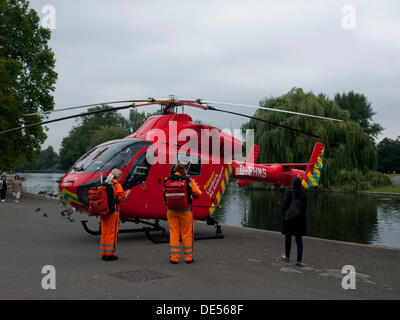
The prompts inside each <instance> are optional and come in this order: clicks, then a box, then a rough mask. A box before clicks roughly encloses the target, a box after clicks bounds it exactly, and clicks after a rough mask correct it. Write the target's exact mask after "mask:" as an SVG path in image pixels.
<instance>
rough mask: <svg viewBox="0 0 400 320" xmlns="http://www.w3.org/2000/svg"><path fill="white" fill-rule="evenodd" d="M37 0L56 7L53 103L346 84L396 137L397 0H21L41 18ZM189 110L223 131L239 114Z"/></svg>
mask: <svg viewBox="0 0 400 320" xmlns="http://www.w3.org/2000/svg"><path fill="white" fill-rule="evenodd" d="M45 5H52V6H53V7H54V8H55V12H56V18H55V22H56V25H55V27H56V28H55V30H53V32H52V39H51V41H50V46H51V48H52V49H53V51H54V52H55V55H56V60H57V62H56V71H57V72H58V81H57V84H56V91H55V101H56V109H61V108H63V107H68V106H74V105H80V104H88V103H96V102H101V101H110V100H120V99H130V98H147V97H167V96H169V95H176V96H179V97H185V98H203V99H208V100H216V101H228V102H236V103H245V104H253V105H258V102H259V100H261V99H263V98H265V97H270V96H280V95H283V94H285V93H287V92H288V91H289V90H290V89H291V88H293V87H300V88H303V89H304V90H305V91H312V92H314V93H316V94H318V93H320V92H323V93H326V94H327V95H328V96H330V97H333V96H334V95H335V94H336V93H337V92H340V93H341V92H348V91H350V90H354V91H356V92H359V93H363V94H365V95H366V96H367V97H368V99H369V100H370V102H371V103H372V106H373V108H374V110H375V111H376V112H377V115H376V116H375V117H374V120H375V121H377V122H379V123H381V124H382V125H383V126H384V128H385V131H384V132H383V135H382V136H381V138H382V137H383V136H388V137H391V138H395V137H397V136H399V135H400V124H399V119H400V108H399V88H400V2H399V1H398V0H393V1H389V0H387V1H385V0H375V1H374V0H369V1H365V0H363V1H350V0H344V1H333V0H332V1H320V0H319V1H313V0H307V1H300V0H298V1H295V0H292V1H288V0H285V1H279V2H278V1H261V0H259V1H248V0H247V1H234V0H227V1H222V0H221V1H219V0H212V1H211V0H206V1H205V0H202V1H200V0H199V1H188V0H186V1H184V0H181V1H174V0H169V1H166V0H159V1H152V0H148V1H144V0H143V1H128V0H125V1H123V0H112V1H109V0H83V1H65V0H64V1H61V0H43V1H42V0H31V7H32V8H34V9H35V10H37V11H38V13H39V15H40V16H41V17H42V18H43V19H44V18H45V17H46V14H45V13H42V9H43V8H44V6H45ZM349 6H350V7H349ZM346 8H350V9H346ZM352 9H354V10H355V11H354V15H353V14H352V13H353V11H352ZM349 10H350V11H349ZM353 17H355V20H353V19H352V18H353ZM140 110H146V109H144V108H141V109H140ZM148 110H149V111H154V110H156V108H155V107H152V108H149V109H148ZM187 110H188V108H186V109H185V111H187ZM82 111H83V110H82ZM235 111H238V112H241V111H243V112H244V113H247V114H251V113H252V112H253V110H251V111H250V110H248V109H240V108H235ZM128 113H129V111H124V112H122V114H124V115H125V116H127V115H128ZM70 114H72V113H62V116H64V115H70ZM189 114H190V115H191V116H192V117H193V118H194V119H201V120H203V121H205V122H207V123H209V124H212V125H215V126H218V127H219V128H221V129H222V128H239V127H240V126H241V124H242V123H244V122H246V121H247V120H246V119H242V118H238V117H236V116H227V115H224V114H222V115H217V114H216V113H211V114H210V113H209V112H206V111H200V110H190V111H189ZM60 115H61V114H60V113H58V114H57V116H60ZM75 123H76V122H75V121H74V120H70V121H64V122H62V123H57V124H50V125H48V127H49V131H48V136H49V138H48V139H47V141H46V143H45V144H44V145H43V148H46V147H47V146H49V145H52V146H53V147H54V148H55V149H56V151H58V150H59V146H60V143H61V140H62V138H63V137H64V136H66V135H67V134H68V132H69V130H70V129H71V128H72V126H73V125H74V124H75Z"/></svg>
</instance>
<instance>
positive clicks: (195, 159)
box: [171, 153, 201, 177]
mask: <svg viewBox="0 0 400 320" xmlns="http://www.w3.org/2000/svg"><path fill="white" fill-rule="evenodd" d="M178 162H186V163H187V164H188V165H189V170H188V174H189V176H191V177H196V176H200V175H201V158H200V157H199V156H195V155H187V154H184V153H177V154H176V157H175V160H174V165H175V164H176V163H178ZM174 165H172V168H171V175H173V174H174V173H175V171H174Z"/></svg>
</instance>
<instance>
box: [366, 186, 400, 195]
mask: <svg viewBox="0 0 400 320" xmlns="http://www.w3.org/2000/svg"><path fill="white" fill-rule="evenodd" d="M368 191H370V192H387V193H398V194H400V186H383V187H376V188H372V189H370V190H368Z"/></svg>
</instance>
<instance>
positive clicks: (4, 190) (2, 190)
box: [0, 189, 7, 200]
mask: <svg viewBox="0 0 400 320" xmlns="http://www.w3.org/2000/svg"><path fill="white" fill-rule="evenodd" d="M6 192H7V189H1V190H0V195H1V200H3V199H5V198H6Z"/></svg>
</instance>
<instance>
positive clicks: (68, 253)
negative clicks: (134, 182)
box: [0, 193, 400, 300]
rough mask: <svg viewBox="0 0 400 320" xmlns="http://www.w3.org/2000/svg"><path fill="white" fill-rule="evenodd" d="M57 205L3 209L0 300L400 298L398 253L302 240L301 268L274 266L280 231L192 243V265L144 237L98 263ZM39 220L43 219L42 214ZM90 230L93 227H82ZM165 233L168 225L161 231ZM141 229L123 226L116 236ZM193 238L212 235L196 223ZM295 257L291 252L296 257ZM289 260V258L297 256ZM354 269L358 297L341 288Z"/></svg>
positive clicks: (123, 242)
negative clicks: (49, 271)
mask: <svg viewBox="0 0 400 320" xmlns="http://www.w3.org/2000/svg"><path fill="white" fill-rule="evenodd" d="M61 210H62V207H60V206H59V204H58V201H56V200H53V199H48V198H44V197H40V196H36V195H32V194H28V193H24V194H23V197H22V202H21V203H19V204H15V203H13V202H12V200H7V201H6V203H3V204H1V206H0V220H1V223H0V233H1V234H2V239H5V240H4V241H6V244H7V245H5V243H3V245H2V246H1V248H0V254H1V256H2V257H4V259H3V260H2V272H1V273H0V287H1V291H0V299H135V300H136V299H137V300H140V299H152V300H165V299H168V300H170V299H172V300H187V299H189V300H190V299H198V300H203V299H204V297H206V299H207V300H213V299H217V300H222V299H233V300H246V299H255V300H257V299H399V298H400V250H399V249H393V248H387V247H376V246H369V245H360V244H354V243H345V242H339V241H330V240H323V239H317V238H312V237H305V238H304V262H305V263H306V264H305V266H304V267H297V266H295V263H294V262H295V260H294V258H295V252H293V254H294V256H293V257H292V261H291V262H290V263H286V262H283V261H281V260H280V255H281V253H282V252H283V236H282V235H281V234H280V233H279V232H272V231H264V230H255V229H249V228H242V227H231V226H226V225H223V232H224V234H225V238H224V239H219V240H204V241H196V242H195V244H194V261H195V262H194V263H193V264H189V265H188V264H185V263H183V262H182V261H181V262H180V263H179V264H178V265H172V264H170V263H169V259H168V257H169V245H168V243H165V244H154V243H152V242H150V241H149V240H148V239H147V238H146V237H145V235H143V234H139V233H136V234H121V235H120V236H119V242H118V252H117V254H118V256H119V260H118V261H115V262H105V261H101V260H100V254H99V237H96V236H90V235H88V234H87V233H85V232H84V231H83V229H82V227H81V225H80V223H79V220H80V219H86V218H87V217H86V215H84V214H83V215H79V214H78V213H76V214H75V215H74V216H73V218H74V219H73V220H74V221H70V220H68V219H66V218H65V217H63V216H62V215H60V211H61ZM44 214H46V215H44ZM89 220H90V221H89V224H90V225H91V227H93V228H95V226H96V225H97V223H96V220H95V219H93V218H90V219H89ZM162 223H163V225H166V224H165V222H162ZM133 227H138V225H128V224H121V229H127V228H133ZM195 233H196V235H212V234H213V233H214V228H213V227H210V226H207V225H206V224H205V223H203V222H196V223H195ZM293 250H294V248H293ZM294 251H295V250H294ZM44 265H52V266H54V267H55V269H56V280H57V281H56V289H55V290H44V289H43V288H42V286H41V283H42V279H43V277H44V276H45V275H44V274H42V273H41V271H42V268H43V266H44ZM345 265H352V266H354V268H355V270H356V272H357V277H356V289H355V290H344V289H343V288H342V286H341V283H342V280H343V277H344V276H345V274H342V273H341V271H342V268H343V266H345Z"/></svg>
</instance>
